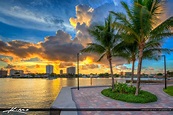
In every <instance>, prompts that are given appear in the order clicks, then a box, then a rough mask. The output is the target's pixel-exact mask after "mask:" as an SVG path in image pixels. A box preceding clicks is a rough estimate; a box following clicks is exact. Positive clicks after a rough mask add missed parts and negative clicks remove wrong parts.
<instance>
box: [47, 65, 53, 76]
mask: <svg viewBox="0 0 173 115" xmlns="http://www.w3.org/2000/svg"><path fill="white" fill-rule="evenodd" d="M46 73H47V74H51V73H53V65H47V66H46Z"/></svg>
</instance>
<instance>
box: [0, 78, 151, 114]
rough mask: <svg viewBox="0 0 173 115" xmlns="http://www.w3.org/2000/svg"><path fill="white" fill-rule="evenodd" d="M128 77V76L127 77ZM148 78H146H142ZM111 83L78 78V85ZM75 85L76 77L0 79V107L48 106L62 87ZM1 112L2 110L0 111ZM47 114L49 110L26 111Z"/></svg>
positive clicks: (104, 79) (108, 79) (108, 80)
mask: <svg viewBox="0 0 173 115" xmlns="http://www.w3.org/2000/svg"><path fill="white" fill-rule="evenodd" d="M127 79H130V78H127ZM142 79H143V80H148V78H142ZM91 85H93V86H97V85H111V78H92V83H91V78H80V86H91ZM66 86H77V78H57V79H53V80H49V79H39V78H37V79H15V78H1V79H0V108H11V107H17V108H50V106H51V104H52V103H53V102H54V100H55V99H56V97H57V96H58V94H59V92H60V90H61V88H62V87H66ZM0 114H2V111H1V112H0ZM27 114H31V115H48V114H49V112H30V111H29V112H27Z"/></svg>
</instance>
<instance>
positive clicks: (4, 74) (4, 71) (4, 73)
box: [0, 69, 7, 77]
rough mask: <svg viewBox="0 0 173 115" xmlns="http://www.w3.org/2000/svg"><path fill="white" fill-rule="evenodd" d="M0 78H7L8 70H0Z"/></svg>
mask: <svg viewBox="0 0 173 115" xmlns="http://www.w3.org/2000/svg"><path fill="white" fill-rule="evenodd" d="M0 77H7V71H6V70H2V69H1V70H0Z"/></svg>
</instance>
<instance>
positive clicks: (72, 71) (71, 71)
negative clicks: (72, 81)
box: [67, 67, 76, 74]
mask: <svg viewBox="0 0 173 115" xmlns="http://www.w3.org/2000/svg"><path fill="white" fill-rule="evenodd" d="M75 73H76V68H75V67H68V68H67V74H75Z"/></svg>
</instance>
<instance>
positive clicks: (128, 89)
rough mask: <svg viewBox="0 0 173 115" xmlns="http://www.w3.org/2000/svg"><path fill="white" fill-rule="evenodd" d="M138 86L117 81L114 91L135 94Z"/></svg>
mask: <svg viewBox="0 0 173 115" xmlns="http://www.w3.org/2000/svg"><path fill="white" fill-rule="evenodd" d="M135 91H136V87H135V86H133V85H130V86H128V85H127V84H126V83H116V84H115V89H114V90H113V92H117V93H122V94H134V93H135Z"/></svg>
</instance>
